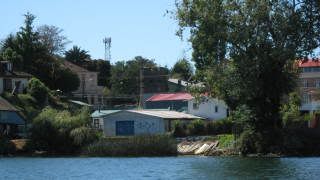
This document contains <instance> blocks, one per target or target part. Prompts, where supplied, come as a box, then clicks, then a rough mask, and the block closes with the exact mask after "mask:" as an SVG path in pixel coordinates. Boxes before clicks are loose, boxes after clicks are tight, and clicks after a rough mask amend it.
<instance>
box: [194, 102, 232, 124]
mask: <svg viewBox="0 0 320 180" xmlns="http://www.w3.org/2000/svg"><path fill="white" fill-rule="evenodd" d="M216 107H217V112H216ZM227 109H228V108H227V106H226V105H225V103H224V102H223V101H221V100H218V99H212V98H206V99H205V100H202V101H201V102H199V103H197V102H196V100H195V99H192V100H189V101H188V113H189V114H192V115H195V116H200V117H203V118H207V119H209V120H218V119H222V118H225V117H227Z"/></svg>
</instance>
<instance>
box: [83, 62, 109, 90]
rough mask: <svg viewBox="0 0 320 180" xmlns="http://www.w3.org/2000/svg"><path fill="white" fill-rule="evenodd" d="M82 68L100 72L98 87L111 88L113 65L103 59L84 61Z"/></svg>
mask: <svg viewBox="0 0 320 180" xmlns="http://www.w3.org/2000/svg"><path fill="white" fill-rule="evenodd" d="M79 65H81V66H82V67H84V68H86V69H88V70H89V71H95V72H98V85H99V86H108V87H110V76H111V64H110V62H109V61H105V60H102V59H97V60H90V61H84V62H82V63H81V64H79Z"/></svg>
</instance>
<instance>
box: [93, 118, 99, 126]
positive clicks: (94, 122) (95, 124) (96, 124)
mask: <svg viewBox="0 0 320 180" xmlns="http://www.w3.org/2000/svg"><path fill="white" fill-rule="evenodd" d="M93 126H94V127H95V128H100V122H99V119H93Z"/></svg>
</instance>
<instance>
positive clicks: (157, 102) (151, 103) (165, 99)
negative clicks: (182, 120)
mask: <svg viewBox="0 0 320 180" xmlns="http://www.w3.org/2000/svg"><path fill="white" fill-rule="evenodd" d="M191 99H193V97H192V95H191V94H190V93H186V92H178V93H159V94H155V95H153V96H151V97H150V98H149V99H147V100H146V102H145V108H146V109H170V110H175V111H186V110H187V109H188V101H189V100H191Z"/></svg>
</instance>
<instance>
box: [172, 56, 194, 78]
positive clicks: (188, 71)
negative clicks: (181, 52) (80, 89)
mask: <svg viewBox="0 0 320 180" xmlns="http://www.w3.org/2000/svg"><path fill="white" fill-rule="evenodd" d="M170 74H171V77H174V78H179V79H183V80H186V81H188V80H189V79H190V78H191V76H192V74H193V68H192V65H191V64H190V62H189V61H188V60H186V59H180V60H178V61H177V62H176V63H175V64H174V65H173V67H172V69H171V72H170Z"/></svg>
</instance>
